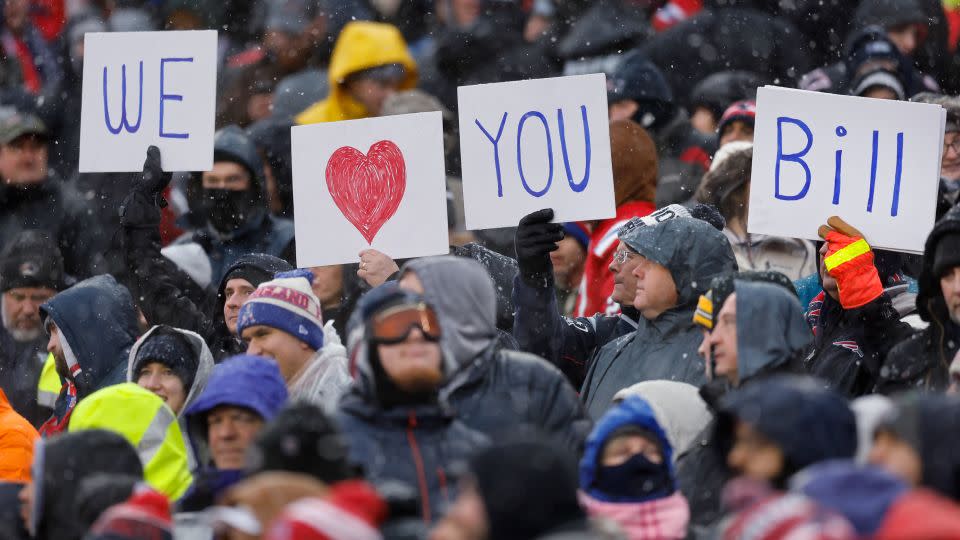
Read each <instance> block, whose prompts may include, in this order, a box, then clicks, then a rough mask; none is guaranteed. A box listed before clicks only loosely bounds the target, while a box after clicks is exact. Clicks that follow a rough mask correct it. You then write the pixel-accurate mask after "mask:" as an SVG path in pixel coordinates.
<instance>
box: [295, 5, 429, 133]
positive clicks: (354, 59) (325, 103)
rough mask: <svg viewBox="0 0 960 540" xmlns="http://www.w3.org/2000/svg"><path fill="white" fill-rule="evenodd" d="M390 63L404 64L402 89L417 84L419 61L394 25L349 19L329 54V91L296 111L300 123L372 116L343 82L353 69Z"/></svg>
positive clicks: (357, 69) (353, 71) (354, 71)
mask: <svg viewBox="0 0 960 540" xmlns="http://www.w3.org/2000/svg"><path fill="white" fill-rule="evenodd" d="M387 64H401V65H402V66H403V67H404V69H405V70H406V78H405V79H404V81H403V84H401V89H402V90H409V89H411V88H414V87H415V86H416V85H417V64H416V62H414V60H413V57H412V56H411V55H410V51H409V50H408V49H407V44H406V42H405V41H404V40H403V36H402V35H401V34H400V31H399V30H397V28H396V27H395V26H393V25H390V24H385V23H375V22H366V21H354V22H351V23H348V24H347V25H346V26H344V27H343V31H341V32H340V37H338V38H337V43H336V45H334V47H333V55H332V56H331V57H330V69H329V70H328V71H327V78H328V79H329V81H330V94H329V95H327V97H326V98H325V99H323V100H321V101H318V102H317V103H314V104H313V105H311V106H310V107H308V108H307V110H305V111H303V112H302V113H300V114H299V115H297V117H296V121H297V123H298V124H301V125H302V124H316V123H319V122H337V121H340V120H356V119H357V118H366V117H367V116H369V113H368V112H367V109H366V107H364V106H363V104H361V103H360V102H358V101H357V100H355V99H353V98H352V97H351V96H350V94H349V93H348V92H347V91H346V89H345V88H343V82H344V81H345V80H346V78H347V76H348V75H350V74H351V73H356V72H358V71H363V70H365V69H370V68H374V67H378V66H384V65H387Z"/></svg>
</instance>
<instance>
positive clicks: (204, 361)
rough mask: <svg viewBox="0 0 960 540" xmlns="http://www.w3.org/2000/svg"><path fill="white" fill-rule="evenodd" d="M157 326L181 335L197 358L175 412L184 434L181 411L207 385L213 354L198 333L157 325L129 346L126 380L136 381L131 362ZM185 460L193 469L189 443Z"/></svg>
mask: <svg viewBox="0 0 960 540" xmlns="http://www.w3.org/2000/svg"><path fill="white" fill-rule="evenodd" d="M158 328H166V329H168V330H172V331H174V332H177V333H179V334H180V335H181V336H183V337H184V339H186V340H187V343H189V344H190V348H191V349H193V354H195V355H196V356H197V359H198V360H197V372H196V373H194V375H193V384H192V385H191V386H190V389H189V390H187V397H186V399H184V401H183V407H181V408H180V412H178V413H177V419H178V422H180V432H181V433H184V434H186V433H187V421H186V418H185V417H184V416H183V411H185V410H187V407H189V406H190V405H191V404H192V403H193V402H194V401H196V400H197V398H198V397H200V394H202V393H203V388H204V387H205V386H206V385H207V378H208V377H210V372H211V371H213V354H212V353H211V352H210V348H209V347H207V342H206V341H204V340H203V338H202V337H200V334H197V333H196V332H191V331H189V330H184V329H182V328H174V327H172V326H162V325H157V326H154V327H153V328H151V329H149V330H147V331H146V333H144V334H143V335H142V336H140V339H138V340H137V342H136V343H134V344H133V347H131V348H130V356H129V358H128V359H127V382H132V383H136V382H137V381H136V378H137V374H136V373H134V372H133V364H134V362H135V361H136V358H137V352H139V351H140V346H141V345H143V344H144V342H146V341H147V340H148V339H149V338H150V336H151V335H153V333H154V332H156V331H157V329H158ZM187 461H188V462H189V465H190V470H191V471H192V470H194V469H195V468H196V465H197V461H196V458H195V457H194V455H193V449H192V448H191V447H190V445H189V444H188V445H187Z"/></svg>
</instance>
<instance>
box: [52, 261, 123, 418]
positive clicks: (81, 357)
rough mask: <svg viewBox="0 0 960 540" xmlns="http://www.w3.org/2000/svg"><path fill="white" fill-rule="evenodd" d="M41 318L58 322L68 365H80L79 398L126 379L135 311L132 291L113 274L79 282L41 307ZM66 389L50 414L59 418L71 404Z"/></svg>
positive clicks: (78, 378)
mask: <svg viewBox="0 0 960 540" xmlns="http://www.w3.org/2000/svg"><path fill="white" fill-rule="evenodd" d="M40 317H41V318H43V320H44V321H52V322H54V323H56V325H57V328H59V330H60V341H61V344H63V342H64V341H66V345H62V346H63V349H64V354H65V355H67V365H70V363H71V359H70V356H73V357H74V359H75V360H76V363H77V364H78V365H79V366H80V370H81V371H80V372H79V373H78V374H77V375H75V376H74V381H73V382H74V384H75V385H76V387H77V396H76V397H77V400H78V401H79V400H82V399H83V398H85V397H86V396H88V395H90V394H92V393H93V392H96V391H97V390H99V389H101V388H104V387H107V386H110V385H113V384H119V383H122V382H125V381H126V378H127V362H128V359H129V356H130V347H132V346H133V343H134V342H135V341H136V340H137V336H138V335H139V333H140V329H139V327H138V326H137V312H136V309H135V308H134V306H133V300H132V299H131V298H130V292H129V291H127V288H126V287H124V286H123V285H121V284H119V283H117V281H116V280H115V279H113V276H110V275H102V276H96V277H92V278H90V279H87V280H85V281H81V282H80V283H77V284H76V285H74V286H73V287H70V288H69V289H67V290H65V291H63V292H61V293H59V294H57V295H56V296H54V297H53V298H51V299H50V300H49V301H47V302H46V303H45V304H43V305H42V306H40ZM72 401H73V400H72V399H70V396H69V395H68V394H67V392H66V389H64V390H62V391H61V392H60V396H59V397H58V398H57V402H56V405H55V406H54V416H55V417H56V418H58V419H62V418H63V417H64V416H65V415H66V414H69V413H70V411H71V410H72V407H73V405H74V403H73V402H72Z"/></svg>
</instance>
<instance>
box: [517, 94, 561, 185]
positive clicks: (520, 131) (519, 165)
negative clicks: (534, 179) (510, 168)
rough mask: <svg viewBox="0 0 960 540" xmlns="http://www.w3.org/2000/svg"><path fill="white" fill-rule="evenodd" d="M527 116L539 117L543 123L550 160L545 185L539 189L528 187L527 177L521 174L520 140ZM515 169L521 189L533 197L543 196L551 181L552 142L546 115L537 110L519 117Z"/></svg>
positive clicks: (521, 154) (521, 153)
mask: <svg viewBox="0 0 960 540" xmlns="http://www.w3.org/2000/svg"><path fill="white" fill-rule="evenodd" d="M527 118H539V119H540V122H542V123H543V131H544V133H546V134H547V157H548V158H549V160H550V174H549V176H547V185H545V186H543V189H542V190H540V191H534V190H532V189H530V185H529V184H527V179H526V178H525V177H524V176H523V159H522V158H523V152H522V151H521V149H520V140H521V138H522V135H523V124H524V122H526V121H527ZM517 171H518V172H519V173H520V182H521V183H522V184H523V189H525V190H527V193H529V194H531V195H533V196H534V197H543V195H544V194H545V193H546V192H547V191H548V190H549V189H550V184H551V183H552V182H553V142H552V141H551V140H550V126H548V125H547V119H546V117H544V116H543V114H541V113H539V112H537V111H530V112H528V113H527V114H525V115H523V116H522V117H520V125H518V126H517Z"/></svg>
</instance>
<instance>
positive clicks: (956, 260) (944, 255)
mask: <svg viewBox="0 0 960 540" xmlns="http://www.w3.org/2000/svg"><path fill="white" fill-rule="evenodd" d="M957 266H960V233H956V232H954V233H947V234H945V235H943V238H941V239H940V241H939V242H937V247H936V249H935V250H934V252H933V275H934V276H936V277H938V278H939V277H941V276H943V275H944V274H946V273H947V272H949V271H950V270H951V269H952V268H955V267H957Z"/></svg>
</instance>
